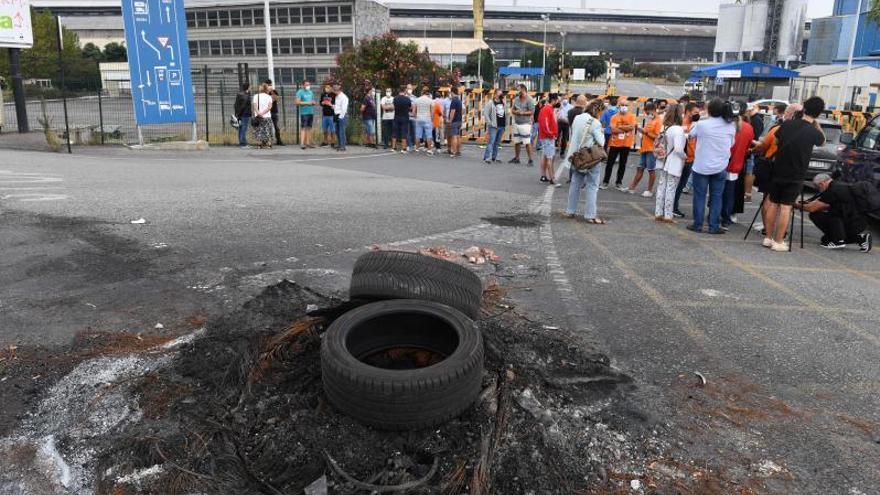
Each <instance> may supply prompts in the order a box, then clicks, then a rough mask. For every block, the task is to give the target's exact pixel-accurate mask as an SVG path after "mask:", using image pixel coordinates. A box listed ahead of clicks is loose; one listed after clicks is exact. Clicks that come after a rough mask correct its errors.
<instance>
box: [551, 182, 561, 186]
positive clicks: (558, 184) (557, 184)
mask: <svg viewBox="0 0 880 495" xmlns="http://www.w3.org/2000/svg"><path fill="white" fill-rule="evenodd" d="M553 187H562V184H560V183H559V182H557V183H556V184H553Z"/></svg>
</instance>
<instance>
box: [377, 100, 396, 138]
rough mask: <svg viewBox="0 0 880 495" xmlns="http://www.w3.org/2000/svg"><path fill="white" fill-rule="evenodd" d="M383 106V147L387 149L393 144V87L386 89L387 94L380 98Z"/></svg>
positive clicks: (380, 103)
mask: <svg viewBox="0 0 880 495" xmlns="http://www.w3.org/2000/svg"><path fill="white" fill-rule="evenodd" d="M379 105H380V106H381V107H382V147H383V148H385V149H386V150H387V149H388V148H389V147H390V146H391V134H392V132H393V131H394V94H393V93H392V92H391V88H388V89H386V90H385V96H383V97H382V99H381V100H379Z"/></svg>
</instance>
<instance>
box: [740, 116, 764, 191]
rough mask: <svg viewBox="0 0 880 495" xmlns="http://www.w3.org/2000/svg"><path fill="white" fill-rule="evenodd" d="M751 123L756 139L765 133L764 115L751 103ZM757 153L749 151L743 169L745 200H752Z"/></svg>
mask: <svg viewBox="0 0 880 495" xmlns="http://www.w3.org/2000/svg"><path fill="white" fill-rule="evenodd" d="M748 116H749V124H750V125H751V126H752V132H753V133H754V135H755V139H760V137H761V135H762V134H764V117H763V115H762V114H761V112H760V109H759V108H758V106H757V105H752V104H751V103H750V104H749V108H748ZM755 158H756V157H755V154H754V153H751V152H750V153H749V154H748V155H747V156H746V165H745V168H744V169H743V174H744V178H743V189H744V190H745V201H747V202H751V201H752V188H753V187H754V186H755Z"/></svg>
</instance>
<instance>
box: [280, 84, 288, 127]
mask: <svg viewBox="0 0 880 495" xmlns="http://www.w3.org/2000/svg"><path fill="white" fill-rule="evenodd" d="M280 93H281V129H282V130H283V129H287V104H286V103H285V99H284V87H283V86H282V87H281V91H280Z"/></svg>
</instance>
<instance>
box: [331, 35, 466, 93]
mask: <svg viewBox="0 0 880 495" xmlns="http://www.w3.org/2000/svg"><path fill="white" fill-rule="evenodd" d="M329 80H330V81H333V82H337V81H338V82H339V83H341V84H342V86H343V87H344V88H346V90H347V91H349V92H350V93H351V94H352V95H354V96H355V97H360V96H362V95H363V94H364V92H365V90H366V88H367V86H368V85H370V84H372V86H373V87H376V88H394V89H395V90H397V89H398V88H400V87H401V86H403V85H406V84H413V86H416V87H417V88H418V86H420V85H427V86H429V87H437V86H441V85H445V84H449V83H451V82H452V78H451V75H450V73H449V71H447V70H445V69H443V68H442V67H440V66H439V65H438V64H437V62H435V61H434V60H432V59H431V57H430V55H429V54H428V52H427V51H425V52H420V51H419V47H418V46H417V45H416V44H415V43H412V42H410V43H405V44H404V43H401V42H400V41H398V39H397V36H395V35H394V34H391V33H386V34H384V35H382V36H377V37H375V38H368V39H364V40H361V42H360V43H359V44H358V45H357V46H356V47H350V48H347V49H346V50H345V51H344V52H342V53H340V54H339V55H338V56H337V57H336V69H335V70H334V71H333V73H332V74H331V75H330V79H329Z"/></svg>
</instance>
